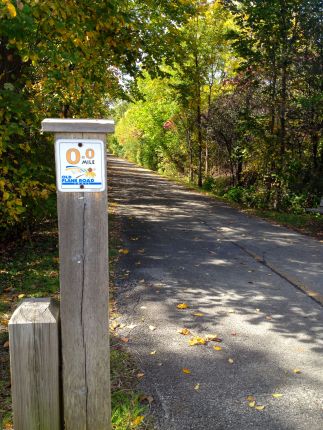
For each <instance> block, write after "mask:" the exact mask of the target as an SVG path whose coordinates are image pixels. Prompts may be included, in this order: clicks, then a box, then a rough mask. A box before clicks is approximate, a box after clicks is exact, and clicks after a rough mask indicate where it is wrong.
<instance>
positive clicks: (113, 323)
mask: <svg viewBox="0 0 323 430" xmlns="http://www.w3.org/2000/svg"><path fill="white" fill-rule="evenodd" d="M119 326H120V323H118V322H117V321H113V322H112V323H111V324H110V330H113V331H114V330H116V329H117V328H118V327H119Z"/></svg>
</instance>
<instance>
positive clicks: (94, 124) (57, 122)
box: [42, 118, 114, 133]
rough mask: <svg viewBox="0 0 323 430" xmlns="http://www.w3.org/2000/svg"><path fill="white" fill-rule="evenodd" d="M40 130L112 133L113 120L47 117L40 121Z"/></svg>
mask: <svg viewBox="0 0 323 430" xmlns="http://www.w3.org/2000/svg"><path fill="white" fill-rule="evenodd" d="M42 131H45V132H64V133H66V132H68V133H78V132H79V133H99V132H100V133H113V132H114V121H113V120H109V119H62V118H47V119H44V120H43V121H42Z"/></svg>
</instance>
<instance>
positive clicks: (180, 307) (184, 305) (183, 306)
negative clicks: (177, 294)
mask: <svg viewBox="0 0 323 430" xmlns="http://www.w3.org/2000/svg"><path fill="white" fill-rule="evenodd" d="M176 307H177V309H188V308H189V306H188V304H186V303H179V304H178V305H177V306H176Z"/></svg>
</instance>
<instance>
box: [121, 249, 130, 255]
mask: <svg viewBox="0 0 323 430" xmlns="http://www.w3.org/2000/svg"><path fill="white" fill-rule="evenodd" d="M119 254H125V255H127V254H129V249H126V248H125V249H119Z"/></svg>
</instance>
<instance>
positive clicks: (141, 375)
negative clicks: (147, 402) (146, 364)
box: [137, 372, 145, 378]
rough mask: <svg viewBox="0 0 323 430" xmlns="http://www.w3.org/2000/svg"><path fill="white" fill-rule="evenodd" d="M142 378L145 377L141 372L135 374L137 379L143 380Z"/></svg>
mask: <svg viewBox="0 0 323 430" xmlns="http://www.w3.org/2000/svg"><path fill="white" fill-rule="evenodd" d="M144 376H145V374H144V373H143V372H141V373H137V378H143V377H144Z"/></svg>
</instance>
